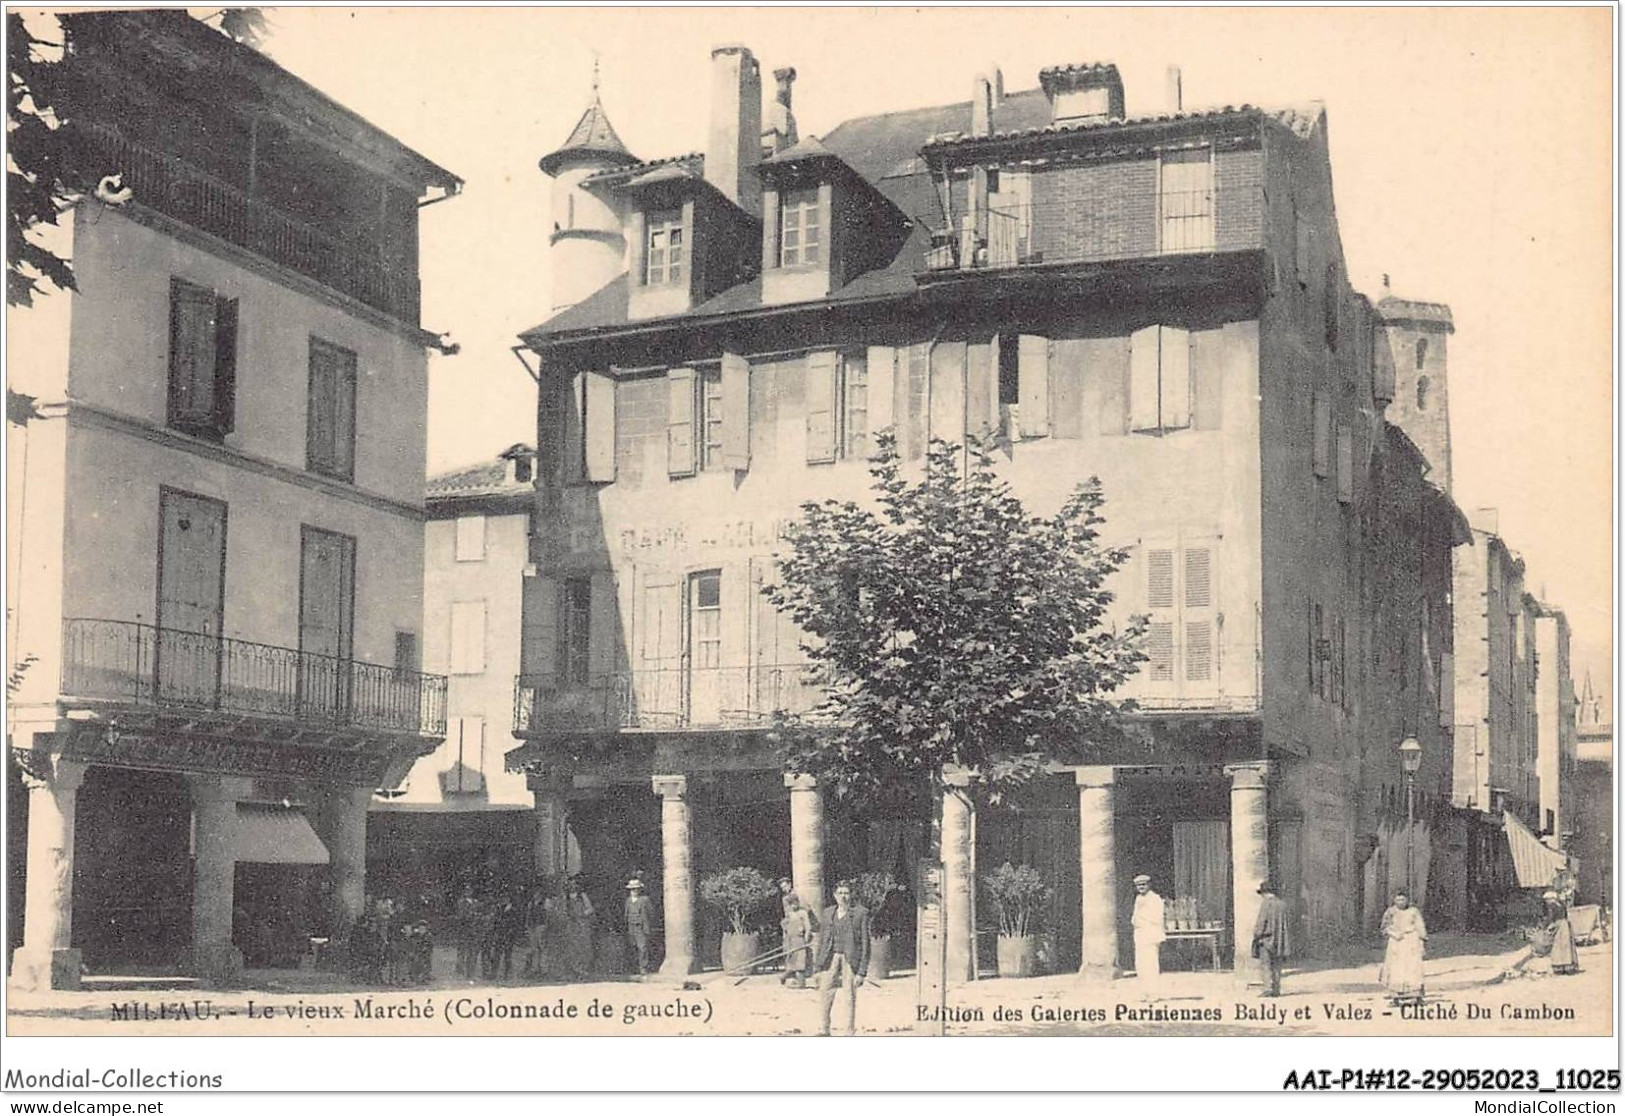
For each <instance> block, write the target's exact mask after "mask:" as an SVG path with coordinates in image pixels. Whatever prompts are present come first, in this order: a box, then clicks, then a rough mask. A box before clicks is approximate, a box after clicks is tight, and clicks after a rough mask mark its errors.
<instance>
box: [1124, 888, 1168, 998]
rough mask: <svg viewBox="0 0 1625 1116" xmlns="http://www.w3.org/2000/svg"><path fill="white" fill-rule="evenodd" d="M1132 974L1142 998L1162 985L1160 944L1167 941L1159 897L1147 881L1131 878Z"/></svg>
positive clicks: (1160, 897)
mask: <svg viewBox="0 0 1625 1116" xmlns="http://www.w3.org/2000/svg"><path fill="white" fill-rule="evenodd" d="M1134 892H1135V895H1134V916H1133V920H1132V921H1133V923H1134V974H1135V976H1136V977H1137V978H1138V979H1139V981H1140V989H1141V991H1142V992H1144V993H1145V994H1146V995H1151V994H1153V993H1155V992H1156V990H1157V988H1158V986H1159V985H1160V984H1161V983H1162V943H1163V942H1164V941H1165V940H1166V939H1167V937H1168V930H1167V927H1166V925H1165V922H1164V912H1163V903H1162V896H1160V895H1158V894H1157V893H1156V892H1155V891H1152V890H1151V877H1150V876H1147V875H1143V874H1142V875H1138V876H1135V877H1134Z"/></svg>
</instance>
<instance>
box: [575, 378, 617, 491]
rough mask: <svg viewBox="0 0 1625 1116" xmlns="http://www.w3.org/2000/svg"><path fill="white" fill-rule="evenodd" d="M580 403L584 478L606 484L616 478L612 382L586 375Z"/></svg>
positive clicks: (613, 392) (613, 386) (613, 387)
mask: <svg viewBox="0 0 1625 1116" xmlns="http://www.w3.org/2000/svg"><path fill="white" fill-rule="evenodd" d="M582 379H583V380H585V381H586V387H585V389H584V392H583V398H582V402H583V403H584V404H585V406H586V424H585V425H586V429H585V431H584V434H583V437H584V438H585V439H586V446H585V449H584V457H585V459H586V460H585V468H586V473H587V477H586V479H587V480H589V481H592V482H594V483H596V484H607V483H609V482H610V481H612V480H614V479H615V380H614V379H613V378H612V377H610V376H607V375H603V374H601V373H597V372H589V373H587V374H585V375H584V376H582Z"/></svg>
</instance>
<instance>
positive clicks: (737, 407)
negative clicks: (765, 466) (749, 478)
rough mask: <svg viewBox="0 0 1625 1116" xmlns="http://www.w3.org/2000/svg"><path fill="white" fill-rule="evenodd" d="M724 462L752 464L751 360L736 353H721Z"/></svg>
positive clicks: (740, 469)
mask: <svg viewBox="0 0 1625 1116" xmlns="http://www.w3.org/2000/svg"><path fill="white" fill-rule="evenodd" d="M722 463H723V465H725V466H726V467H727V468H729V469H733V470H734V471H736V472H741V473H742V472H744V471H745V470H746V469H749V468H750V362H749V361H748V360H746V359H745V358H744V357H742V356H740V355H739V354H737V353H723V354H722Z"/></svg>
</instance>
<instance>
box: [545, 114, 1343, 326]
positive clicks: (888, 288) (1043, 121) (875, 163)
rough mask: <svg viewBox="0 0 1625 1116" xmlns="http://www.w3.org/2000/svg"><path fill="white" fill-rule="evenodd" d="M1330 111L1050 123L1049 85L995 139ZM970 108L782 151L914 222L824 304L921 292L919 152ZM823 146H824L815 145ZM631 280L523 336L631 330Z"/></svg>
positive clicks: (924, 210) (727, 297) (959, 130)
mask: <svg viewBox="0 0 1625 1116" xmlns="http://www.w3.org/2000/svg"><path fill="white" fill-rule="evenodd" d="M1324 114H1325V110H1324V107H1323V106H1321V105H1319V104H1318V103H1315V104H1312V105H1309V106H1304V107H1302V108H1297V109H1284V110H1273V111H1272V110H1264V109H1259V108H1255V107H1253V106H1250V105H1243V106H1240V107H1225V108H1220V109H1213V110H1209V111H1201V112H1194V111H1193V112H1187V113H1176V114H1170V115H1158V116H1141V117H1136V118H1131V119H1128V120H1120V121H1118V120H1114V121H1098V122H1076V123H1068V124H1062V125H1056V124H1054V123H1052V122H1051V107H1050V99H1049V97H1048V95H1046V94H1045V92H1044V91H1043V90H1042V89H1026V90H1021V91H1019V92H1014V93H1008V94H1006V95H1005V96H1004V98H1003V99H1002V100H1001V101H1000V102H999V103H998V104H996V105H995V106H994V107H993V111H992V116H991V121H990V123H991V129H990V130H991V131H992V133H993V135H992V136H991V137H980V139H981V141H982V142H985V141H986V140H987V139H988V138H993V139H998V138H1007V139H1016V138H1019V137H1023V136H1038V135H1045V134H1051V133H1057V134H1058V133H1074V132H1094V131H1110V132H1115V131H1117V130H1122V129H1127V128H1130V127H1135V126H1151V125H1156V124H1159V123H1169V122H1174V121H1204V120H1221V119H1224V120H1229V119H1236V120H1239V119H1241V118H1243V117H1245V116H1248V115H1251V116H1253V117H1256V118H1267V119H1273V120H1275V121H1277V122H1279V123H1281V124H1282V125H1283V126H1285V127H1288V128H1290V129H1292V131H1293V132H1294V134H1296V135H1299V136H1305V135H1308V134H1310V133H1311V132H1312V130H1313V128H1314V127H1315V126H1316V125H1317V124H1318V123H1319V122H1320V121H1321V120H1322V119H1323V118H1324ZM970 122H971V102H970V101H968V100H967V101H959V102H956V103H954V104H948V105H934V106H930V107H927V108H919V109H905V110H902V111H899V112H886V113H877V114H876V115H874V116H863V117H857V118H855V119H852V120H848V121H846V122H844V123H842V124H840V125H839V126H838V127H836V128H835V129H833V130H832V131H830V132H829V133H827V134H826V135H824V136H823V137H822V138H821V139H818V140H806V141H803V142H802V143H801V144H798V145H797V148H800V149H801V152H800V154H799V156H792V153H794V152H796V150H797V148H791V149H789V150H788V151H785V152H781V153H780V154H779V155H778V156H777V157H775V158H776V159H777V160H783V159H785V157H786V156H792V157H799V158H811V157H818V158H823V157H827V156H834V157H835V158H838V159H840V160H841V161H842V162H843V163H845V164H846V165H847V166H849V167H851V168H852V169H853V170H854V171H856V172H857V174H858V175H859V176H861V177H862V178H863V179H865V180H867V181H868V182H869V183H870V184H871V185H872V186H874V187H875V188H876V190H878V191H879V193H880V194H882V195H883V196H884V197H885V198H886V199H887V200H888V201H890V202H891V203H892V204H893V205H894V206H896V207H897V209H898V210H899V211H901V212H902V213H903V214H904V215H905V216H906V217H907V218H908V219H909V221H910V226H911V227H910V230H909V235H908V238H907V239H906V240H905V241H904V243H903V247H902V249H901V250H900V251H899V252H898V253H897V255H896V256H895V257H894V258H893V259H892V260H891V262H890V263H888V264H887V265H886V266H884V267H881V268H876V269H874V270H871V271H867V272H864V273H863V274H861V275H859V276H857V277H855V278H854V279H853V280H852V281H851V282H849V283H847V284H846V285H845V286H843V287H840V288H839V289H837V290H834V291H832V292H830V294H829V295H828V296H827V297H826V298H825V299H823V300H821V302H822V304H824V305H828V304H832V303H833V304H839V303H842V302H851V301H857V300H861V299H868V298H875V297H879V296H884V295H897V294H907V293H910V292H912V291H915V290H917V289H918V284H917V283H916V281H915V276H916V275H918V274H919V273H920V272H921V271H923V270H924V269H925V258H926V253H927V250H928V249H929V247H930V243H931V230H932V229H933V228H935V227H937V226H940V225H941V224H942V223H943V214H942V210H941V201H940V199H939V197H938V194H937V190H936V187H935V185H934V184H933V183H932V181H931V176H930V172H929V168H928V166H927V162H926V158H925V156H924V155H923V154H922V152H925V151H929V150H936V149H938V148H940V147H945V146H948V145H951V144H953V143H959V142H967V143H968V142H970V139H971V137H968V136H966V135H965V131H966V130H967V129H968V128H969V127H970ZM813 143H816V144H817V145H818V147H817V148H812V147H811V146H810V145H811V144H813ZM671 163H681V164H683V165H684V167H685V169H687V170H689V171H690V172H692V173H694V174H702V173H703V167H704V157H703V156H702V155H700V154H698V153H693V154H688V155H679V156H674V157H672V158H669V159H656V160H651V161H649V162H646V163H639V164H636V165H633V166H629V167H626V168H621V169H616V170H613V171H606V172H600V173H599V174H596V175H594V176H592V177H591V178H589V179H587V180H586V181H587V183H588V184H602V185H612V184H614V183H615V182H617V181H624V180H626V179H627V178H630V177H635V176H637V175H638V174H639V173H640V172H645V171H648V170H653V169H655V168H657V167H660V166H662V165H665V164H671ZM627 288H628V278H627V276H626V275H625V274H622V275H620V276H618V277H616V278H615V279H613V280H611V281H610V282H609V283H608V284H607V285H606V286H604V287H603V288H601V289H600V290H598V291H597V292H595V293H594V294H592V295H589V296H588V297H587V298H586V299H584V300H582V301H581V302H578V303H576V304H575V305H574V306H571V307H568V308H567V309H565V310H563V311H561V312H560V313H558V314H556V315H554V316H553V317H552V318H550V319H548V320H547V321H546V322H544V323H542V324H541V325H539V326H536V327H535V328H533V329H531V330H529V331H527V333H526V334H525V336H526V337H528V338H531V339H533V340H535V341H538V342H546V341H548V340H552V339H562V338H564V337H566V336H569V335H575V334H583V333H588V332H592V331H597V330H601V329H607V328H612V327H615V326H620V325H626V324H628V319H627V303H628V289H627ZM761 290H762V282H761V278H760V277H759V276H758V277H756V278H753V279H750V280H748V281H746V282H744V283H740V284H738V285H737V286H734V287H731V288H729V289H728V290H725V291H722V292H721V293H719V294H717V295H715V296H714V297H712V298H710V299H708V300H706V301H705V302H702V303H698V304H696V305H695V306H693V307H691V308H690V309H689V310H687V311H686V312H684V313H683V314H681V315H678V316H677V318H676V319H675V320H692V319H695V318H706V317H714V316H718V315H724V314H732V313H738V312H742V311H748V310H755V309H759V308H761V306H762V301H761ZM670 320H672V319H651V320H650V321H649V322H647V323H639V325H640V326H644V325H647V326H650V327H659V325H660V324H661V322H662V321H670Z"/></svg>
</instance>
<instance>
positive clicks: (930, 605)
mask: <svg viewBox="0 0 1625 1116" xmlns="http://www.w3.org/2000/svg"><path fill="white" fill-rule="evenodd" d="M877 444H878V449H877V452H876V454H875V456H874V457H873V458H872V460H871V465H870V471H871V473H872V476H873V481H872V487H873V488H874V491H875V493H876V496H877V500H876V505H877V506H876V508H874V509H872V510H871V509H870V508H866V507H861V506H859V505H858V504H856V503H853V502H850V501H848V502H838V501H825V502H823V503H808V504H804V505H802V517H801V518H800V519H799V520H798V522H797V523H796V524H795V525H794V526H793V527H792V529H791V531H790V532H789V543H790V552H789V554H788V555H787V556H785V557H784V558H783V560H782V563H781V576H780V579H779V583H778V584H777V585H773V586H769V587H767V588H765V589H764V590H763V592H764V593H765V594H766V595H767V596H768V597H769V598H770V599H771V600H772V601H773V603H774V605H775V606H777V607H778V608H779V609H780V610H782V611H784V612H785V613H786V614H788V615H789V616H791V617H793V618H794V619H795V621H796V623H797V624H799V625H800V626H801V628H802V629H803V630H804V631H806V632H807V633H808V634H809V635H810V636H811V637H812V638H811V640H810V641H809V645H808V654H809V656H810V657H811V659H812V660H813V662H814V663H815V664H816V669H817V672H818V674H819V679H818V680H819V681H820V682H821V683H822V684H823V685H825V686H826V687H827V696H826V697H825V699H824V700H823V702H822V703H821V704H820V705H818V706H817V707H816V708H815V709H814V710H813V711H812V712H811V713H809V714H808V715H806V716H805V717H801V718H796V719H793V720H790V721H787V722H786V723H785V725H784V729H785V731H784V739H785V753H786V754H785V765H786V767H787V768H788V769H789V770H790V771H793V772H798V773H804V774H810V775H813V776H816V777H817V778H818V779H819V780H820V782H821V783H823V784H824V785H825V786H826V787H827V788H829V789H831V790H832V791H833V792H834V793H835V794H836V795H837V796H838V797H842V798H847V799H853V800H858V801H872V800H874V799H877V798H878V799H885V798H886V797H888V796H889V795H890V794H892V793H895V792H896V791H898V790H899V789H902V788H910V789H912V791H913V793H915V794H918V793H921V792H924V791H925V790H926V789H927V788H928V787H930V786H932V785H933V784H934V782H935V781H936V779H937V778H938V777H939V776H940V773H941V771H942V768H943V767H944V766H945V765H954V766H962V767H969V768H973V769H976V770H977V771H978V772H979V773H980V775H981V778H982V781H983V783H984V785H985V786H986V787H987V788H988V790H989V792H990V796H991V797H992V798H994V799H995V800H997V799H999V798H1000V797H1002V796H1004V795H1006V794H1007V793H1008V792H1009V791H1011V790H1012V789H1014V788H1015V787H1017V786H1019V785H1021V784H1022V783H1025V782H1027V781H1028V780H1030V779H1032V778H1033V777H1034V776H1035V775H1037V774H1039V773H1040V772H1041V771H1042V770H1043V767H1044V765H1045V764H1046V763H1047V762H1050V761H1059V762H1063V763H1077V762H1084V761H1087V760H1088V759H1090V758H1091V755H1092V753H1095V752H1096V750H1097V749H1098V748H1099V746H1100V745H1101V744H1103V743H1105V742H1107V741H1109V740H1112V739H1116V738H1117V736H1118V733H1119V729H1118V723H1117V715H1118V713H1119V712H1120V711H1121V710H1123V709H1125V708H1127V707H1128V706H1127V703H1120V702H1118V701H1116V700H1114V699H1113V698H1112V697H1111V694H1112V693H1113V691H1115V690H1116V689H1117V687H1118V686H1120V685H1121V684H1122V683H1123V682H1124V681H1125V680H1126V679H1127V678H1128V677H1129V676H1130V675H1131V674H1133V673H1134V671H1135V670H1136V669H1137V667H1138V664H1139V663H1141V662H1143V661H1144V660H1145V657H1146V656H1145V655H1144V654H1143V652H1142V651H1141V650H1140V644H1141V642H1142V637H1143V635H1144V630H1145V619H1144V618H1143V617H1137V618H1135V619H1134V620H1133V621H1132V622H1130V623H1129V624H1127V625H1126V626H1125V627H1124V628H1123V629H1121V630H1119V629H1117V628H1116V627H1113V626H1109V625H1107V623H1106V610H1107V607H1108V605H1109V604H1110V603H1111V601H1112V593H1111V592H1110V590H1108V589H1107V588H1106V581H1107V579H1108V578H1109V577H1110V575H1111V574H1112V573H1113V572H1114V571H1116V570H1117V569H1118V568H1119V567H1120V566H1121V565H1122V564H1123V562H1124V561H1125V560H1126V558H1127V554H1126V552H1125V551H1123V550H1121V549H1116V548H1111V547H1106V546H1104V545H1102V543H1101V541H1100V537H1099V528H1100V526H1101V525H1102V524H1103V523H1104V522H1105V520H1104V518H1103V517H1102V515H1101V508H1102V506H1103V503H1104V497H1103V495H1102V492H1101V487H1100V482H1099V480H1098V479H1091V480H1089V481H1088V482H1087V483H1085V484H1082V485H1080V486H1079V487H1078V488H1077V489H1076V491H1074V492H1073V493H1072V495H1071V496H1070V497H1069V498H1068V499H1067V500H1066V502H1065V503H1064V504H1063V506H1062V507H1061V509H1060V511H1059V512H1057V514H1056V515H1055V516H1053V517H1051V518H1044V517H1040V516H1035V515H1031V514H1029V513H1028V512H1027V511H1026V509H1025V508H1024V507H1023V506H1022V504H1021V501H1020V500H1018V499H1017V498H1016V496H1015V495H1014V494H1013V493H1012V492H1011V491H1010V488H1009V486H1008V485H1007V484H1006V483H1005V482H1004V481H1002V480H1001V479H1000V478H999V477H998V476H997V474H996V473H995V472H994V469H993V460H992V457H991V456H990V454H989V453H988V452H987V451H986V449H985V448H984V447H982V446H980V445H978V444H975V443H973V444H972V445H971V446H969V447H968V448H965V449H961V447H958V446H953V445H949V444H946V443H943V442H935V441H934V442H933V443H932V445H931V447H930V450H929V452H928V453H927V455H926V462H925V469H924V474H923V476H922V477H921V478H920V479H918V480H909V479H906V478H905V477H904V476H903V473H902V467H901V463H900V461H899V459H898V456H897V448H896V439H895V437H894V436H892V435H891V434H890V433H889V432H886V433H882V434H880V435H879V436H878V438H877ZM967 458H968V466H967V467H963V468H962V461H964V460H965V459H967Z"/></svg>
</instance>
